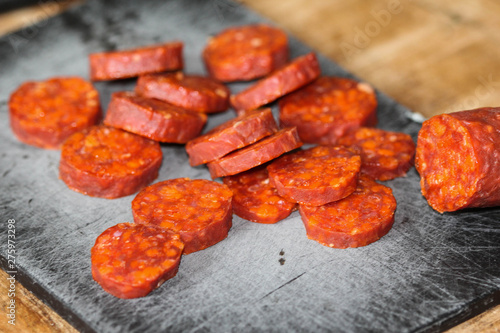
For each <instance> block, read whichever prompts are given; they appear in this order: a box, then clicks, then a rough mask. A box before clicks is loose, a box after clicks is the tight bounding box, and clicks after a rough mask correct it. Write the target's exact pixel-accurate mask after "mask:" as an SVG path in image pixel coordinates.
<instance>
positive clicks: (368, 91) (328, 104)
mask: <svg viewBox="0 0 500 333" xmlns="http://www.w3.org/2000/svg"><path fill="white" fill-rule="evenodd" d="M279 108H280V115H279V119H280V124H281V125H282V126H296V127H297V130H298V131H299V136H300V138H301V140H302V141H304V142H307V143H317V144H323V145H333V144H336V142H337V140H338V138H340V137H341V136H343V135H345V134H346V133H347V132H349V131H352V130H354V129H357V128H359V127H361V126H367V127H369V126H375V125H376V123H377V114H376V112H377V99H376V96H375V92H374V90H373V88H372V87H371V86H369V85H368V84H367V83H359V82H357V81H354V80H351V79H345V78H337V77H326V76H322V77H320V78H318V79H317V80H316V81H314V82H313V83H311V84H309V85H308V86H306V87H304V88H302V89H300V90H298V91H295V92H293V93H291V94H290V95H288V96H285V97H284V98H283V99H282V100H280V102H279Z"/></svg>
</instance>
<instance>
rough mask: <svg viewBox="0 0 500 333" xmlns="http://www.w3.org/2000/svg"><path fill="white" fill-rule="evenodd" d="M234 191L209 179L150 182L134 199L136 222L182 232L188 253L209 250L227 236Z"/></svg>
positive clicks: (230, 221)
mask: <svg viewBox="0 0 500 333" xmlns="http://www.w3.org/2000/svg"><path fill="white" fill-rule="evenodd" d="M232 198H233V193H232V192H231V190H230V189H229V188H228V187H227V186H226V185H224V184H220V183H217V182H214V181H211V180H206V179H189V178H177V179H169V180H165V181H162V182H159V183H156V184H153V185H150V186H148V187H146V188H145V189H143V190H142V191H141V192H139V193H138V194H137V196H136V197H135V198H134V200H133V201H132V212H133V215H134V221H135V222H136V223H143V224H154V225H158V226H160V227H163V228H166V229H170V230H172V231H174V232H176V233H179V234H180V235H181V239H182V241H183V242H184V245H185V247H184V254H189V253H193V252H196V251H200V250H203V249H206V248H207V247H209V246H212V245H214V244H216V243H218V242H220V241H222V240H223V239H225V238H226V237H227V234H228V232H229V229H230V228H231V226H232V217H233V206H232Z"/></svg>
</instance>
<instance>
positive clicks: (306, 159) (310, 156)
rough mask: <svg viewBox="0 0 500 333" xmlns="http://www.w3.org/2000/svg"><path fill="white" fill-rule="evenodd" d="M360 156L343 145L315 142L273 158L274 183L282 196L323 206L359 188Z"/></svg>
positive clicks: (272, 172)
mask: <svg viewBox="0 0 500 333" xmlns="http://www.w3.org/2000/svg"><path fill="white" fill-rule="evenodd" d="M360 168H361V157H360V156H359V155H357V154H356V153H355V152H353V151H351V150H349V149H347V148H343V147H329V146H316V147H313V148H309V149H307V150H301V151H297V152H295V153H293V154H288V155H285V156H282V157H280V158H279V159H277V160H276V161H273V162H272V163H271V164H270V165H269V166H268V167H267V170H268V172H269V179H270V180H271V184H272V185H273V186H274V187H276V189H277V190H278V193H279V195H281V196H282V197H284V198H286V199H288V200H290V201H293V202H297V203H299V204H304V205H312V206H320V205H324V204H326V203H328V202H332V201H336V200H340V199H342V198H345V197H346V196H348V195H350V194H351V193H352V192H354V190H355V189H356V183H357V180H358V176H359V172H360Z"/></svg>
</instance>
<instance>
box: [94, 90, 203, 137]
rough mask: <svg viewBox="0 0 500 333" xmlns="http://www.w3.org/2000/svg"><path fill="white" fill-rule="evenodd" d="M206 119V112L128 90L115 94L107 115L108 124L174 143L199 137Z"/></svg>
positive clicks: (106, 122) (105, 119)
mask: <svg viewBox="0 0 500 333" xmlns="http://www.w3.org/2000/svg"><path fill="white" fill-rule="evenodd" d="M206 122H207V116H206V115H205V114H202V113H199V112H195V111H190V110H185V109H182V108H179V107H177V106H175V105H172V104H169V103H166V102H163V101H160V100H156V99H153V98H146V97H142V96H139V95H136V94H135V93H133V92H127V91H120V92H115V93H113V94H112V95H111V102H110V103H109V106H108V110H107V112H106V117H105V118H104V124H106V125H108V126H113V127H117V128H121V129H124V130H126V131H128V132H132V133H135V134H139V135H141V136H144V137H146V138H149V139H152V140H155V141H160V142H170V143H186V142H187V141H189V140H191V139H193V138H195V137H197V136H198V135H199V134H200V132H201V130H202V129H203V127H204V126H205V123H206Z"/></svg>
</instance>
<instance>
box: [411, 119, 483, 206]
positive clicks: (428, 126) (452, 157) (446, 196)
mask: <svg viewBox="0 0 500 333" xmlns="http://www.w3.org/2000/svg"><path fill="white" fill-rule="evenodd" d="M415 163H416V165H415V166H416V169H417V171H418V173H419V174H420V177H421V179H420V185H421V190H422V195H423V196H424V197H425V198H426V199H427V202H428V203H429V205H430V206H431V207H432V208H434V209H435V210H436V211H438V212H440V213H443V212H452V211H456V210H459V209H462V208H465V207H467V206H468V204H469V201H470V199H471V198H472V197H473V196H474V194H475V193H476V192H477V190H478V189H477V186H478V177H481V171H480V168H479V163H478V159H477V156H476V152H475V150H474V145H473V143H472V138H471V137H470V134H469V131H468V130H467V128H466V127H465V126H463V125H462V123H461V122H460V121H459V120H458V119H455V118H454V117H453V116H451V115H446V114H444V115H440V116H435V117H432V118H431V119H429V120H427V121H425V122H424V123H423V125H422V128H421V129H420V131H419V135H418V141H417V153H416V162H415Z"/></svg>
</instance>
